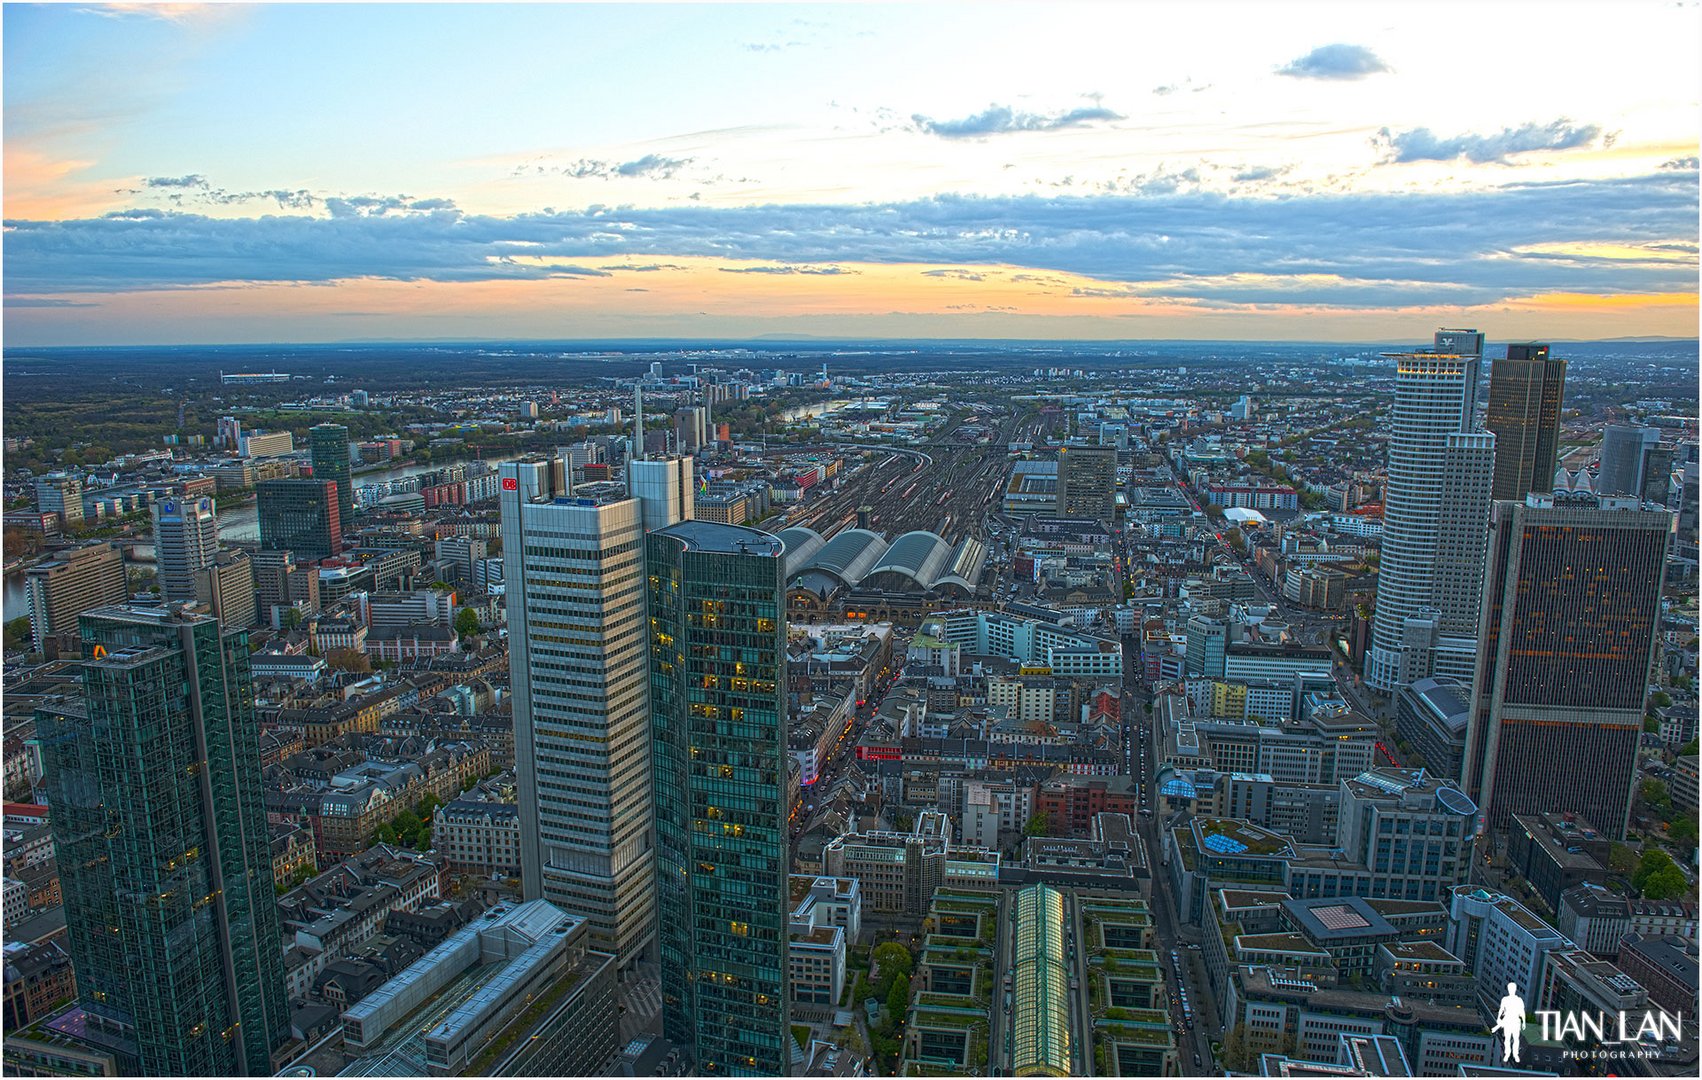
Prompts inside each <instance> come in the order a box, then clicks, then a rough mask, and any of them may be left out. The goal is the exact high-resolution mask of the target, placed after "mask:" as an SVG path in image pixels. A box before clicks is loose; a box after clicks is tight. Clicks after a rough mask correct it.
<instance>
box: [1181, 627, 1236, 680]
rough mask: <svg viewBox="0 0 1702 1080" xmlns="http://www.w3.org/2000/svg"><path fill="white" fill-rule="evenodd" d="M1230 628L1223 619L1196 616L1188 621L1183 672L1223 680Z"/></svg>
mask: <svg viewBox="0 0 1702 1080" xmlns="http://www.w3.org/2000/svg"><path fill="white" fill-rule="evenodd" d="M1228 635H1229V626H1228V624H1226V623H1225V622H1224V621H1223V620H1222V619H1213V618H1210V617H1208V616H1205V615H1195V616H1192V617H1191V618H1189V620H1188V651H1187V654H1186V657H1185V659H1184V662H1183V670H1184V671H1186V672H1187V673H1188V674H1189V675H1199V676H1203V677H1204V678H1208V679H1221V678H1223V671H1224V649H1225V646H1226V644H1227V641H1228Z"/></svg>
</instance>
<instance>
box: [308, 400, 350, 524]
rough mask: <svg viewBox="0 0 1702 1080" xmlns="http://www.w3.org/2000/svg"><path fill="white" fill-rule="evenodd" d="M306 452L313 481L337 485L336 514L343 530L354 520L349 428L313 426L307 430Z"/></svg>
mask: <svg viewBox="0 0 1702 1080" xmlns="http://www.w3.org/2000/svg"><path fill="white" fill-rule="evenodd" d="M307 451H308V456H309V459H310V460H311V461H312V462H313V478H314V479H315V480H331V481H335V482H336V485H337V514H338V518H339V520H341V521H342V523H343V528H345V529H347V528H350V527H351V523H352V522H353V521H354V517H355V499H354V488H353V486H352V485H351V483H350V480H349V429H348V428H346V427H344V426H343V425H342V424H315V425H314V426H313V427H310V428H308V429H307Z"/></svg>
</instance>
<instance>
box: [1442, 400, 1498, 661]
mask: <svg viewBox="0 0 1702 1080" xmlns="http://www.w3.org/2000/svg"><path fill="white" fill-rule="evenodd" d="M1494 475H1495V436H1494V435H1491V434H1489V433H1488V432H1460V433H1456V434H1453V435H1450V436H1448V441H1447V444H1446V446H1444V448H1443V456H1442V502H1441V507H1440V509H1441V516H1440V518H1439V521H1438V528H1437V533H1436V573H1435V578H1434V581H1433V583H1432V586H1431V587H1432V589H1433V590H1434V593H1433V596H1432V599H1431V603H1430V607H1431V608H1432V609H1434V610H1435V612H1436V634H1437V641H1436V647H1435V652H1434V655H1433V656H1432V659H1431V671H1432V673H1434V674H1438V675H1450V676H1453V677H1454V678H1458V679H1469V678H1471V676H1472V669H1473V664H1474V663H1475V661H1476V659H1477V620H1478V615H1479V614H1480V609H1481V608H1482V606H1483V557H1484V552H1485V550H1486V548H1487V545H1488V543H1489V504H1490V498H1489V490H1490V486H1491V484H1492V483H1493V480H1494Z"/></svg>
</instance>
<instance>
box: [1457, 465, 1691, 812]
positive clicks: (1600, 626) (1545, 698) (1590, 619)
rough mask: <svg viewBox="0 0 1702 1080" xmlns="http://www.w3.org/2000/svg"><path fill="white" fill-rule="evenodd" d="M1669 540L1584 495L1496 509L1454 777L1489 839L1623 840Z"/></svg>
mask: <svg viewBox="0 0 1702 1080" xmlns="http://www.w3.org/2000/svg"><path fill="white" fill-rule="evenodd" d="M1601 501H1602V502H1605V501H1607V500H1601ZM1672 527H1673V516H1672V514H1671V513H1669V512H1667V511H1664V510H1634V509H1618V508H1611V507H1605V506H1602V505H1600V502H1598V500H1597V499H1596V497H1595V496H1593V495H1589V494H1583V493H1580V494H1556V495H1554V496H1552V497H1544V496H1536V495H1532V496H1529V497H1527V500H1526V502H1524V503H1513V502H1498V503H1496V504H1495V511H1494V515H1493V524H1492V527H1491V532H1490V541H1489V568H1488V579H1487V594H1486V595H1485V597H1484V606H1483V620H1482V622H1481V624H1480V627H1479V631H1478V641H1479V646H1480V651H1479V655H1478V668H1477V675H1476V679H1475V680H1474V683H1473V698H1474V700H1473V703H1472V715H1471V719H1470V721H1469V723H1468V727H1467V732H1466V750H1465V764H1464V766H1463V769H1462V775H1461V779H1462V781H1463V783H1462V786H1463V787H1464V788H1465V790H1466V793H1467V794H1468V795H1470V796H1471V797H1472V798H1473V799H1474V800H1475V801H1476V802H1477V804H1478V806H1479V807H1481V808H1482V812H1483V815H1484V818H1485V821H1486V823H1487V825H1488V826H1489V827H1490V828H1494V829H1500V828H1505V827H1507V825H1508V823H1509V822H1510V820H1511V818H1512V815H1514V814H1537V813H1546V812H1550V811H1552V812H1561V811H1573V812H1576V813H1578V814H1581V815H1583V816H1584V817H1587V818H1589V819H1590V820H1591V821H1593V822H1595V823H1596V824H1597V826H1598V827H1599V828H1601V829H1602V830H1603V831H1605V832H1607V833H1609V834H1610V835H1612V836H1615V837H1621V836H1624V835H1625V827H1626V823H1627V818H1628V816H1629V814H1630V811H1631V789H1632V785H1633V784H1634V783H1635V782H1636V777H1637V745H1638V742H1639V740H1640V739H1641V736H1642V733H1643V705H1644V698H1645V696H1646V695H1647V693H1648V685H1649V668H1650V665H1651V664H1652V663H1653V662H1654V652H1655V638H1656V633H1657V630H1658V628H1659V625H1660V613H1661V586H1662V582H1663V580H1664V578H1665V570H1666V554H1667V543H1668V537H1669V535H1670V533H1671V532H1672Z"/></svg>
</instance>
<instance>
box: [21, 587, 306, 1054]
mask: <svg viewBox="0 0 1702 1080" xmlns="http://www.w3.org/2000/svg"><path fill="white" fill-rule="evenodd" d="M80 629H81V634H82V639H83V654H84V656H85V657H87V660H86V661H85V663H84V664H83V672H82V684H83V695H84V700H83V702H82V703H81V705H79V706H68V707H60V708H57V709H50V710H42V711H40V712H38V713H37V728H38V730H39V731H40V733H41V745H42V759H43V766H44V772H45V776H46V785H47V792H48V798H49V801H50V802H51V804H52V806H53V818H52V821H53V839H54V847H55V849H56V851H57V852H58V856H59V874H60V880H61V883H62V885H63V889H64V895H65V922H66V927H67V930H68V932H69V938H70V947H71V956H72V959H73V960H74V961H75V964H76V970H77V994H78V999H79V1008H80V1009H81V1010H82V1011H83V1012H84V1013H85V1014H86V1015H87V1023H88V1025H89V1027H90V1028H91V1029H98V1030H99V1031H101V1032H102V1033H104V1034H106V1035H108V1036H116V1037H117V1038H118V1039H120V1040H123V1041H124V1042H126V1043H128V1044H132V1045H133V1046H134V1054H135V1061H136V1064H137V1067H138V1069H139V1071H140V1072H142V1073H143V1074H145V1075H149V1076H216V1075H249V1076H269V1075H271V1074H272V1072H273V1071H274V1068H275V1066H274V1063H273V1060H272V1052H273V1050H274V1049H276V1048H277V1047H279V1046H280V1044H281V1043H283V1042H284V1041H285V1040H286V1039H287V1038H288V1036H289V1010H288V1003H287V1001H286V999H285V993H284V969H283V957H282V955H281V953H280V950H279V940H280V938H279V930H278V913H277V906H276V898H275V896H274V893H273V888H272V855H271V849H270V843H269V837H270V832H269V830H268V827H267V824H266V807H265V803H264V801H263V798H262V791H261V784H260V748H259V741H258V736H259V729H258V727H257V725H256V723H255V718H254V691H253V687H252V684H251V681H250V677H249V668H248V634H247V632H246V631H245V630H231V631H228V632H227V631H223V630H221V629H220V627H219V624H218V622H217V621H215V620H214V619H211V618H209V617H207V616H205V615H199V614H192V613H190V612H188V611H186V610H184V609H181V608H160V607H147V608H145V607H128V606H116V607H104V608H98V609H96V610H94V611H89V612H85V613H84V614H83V616H82V619H81V621H80Z"/></svg>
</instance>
